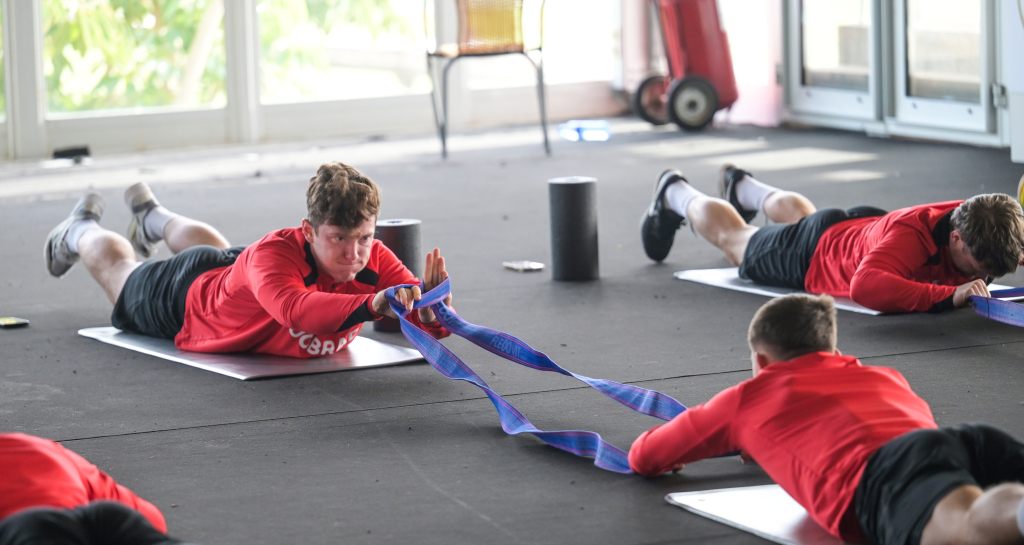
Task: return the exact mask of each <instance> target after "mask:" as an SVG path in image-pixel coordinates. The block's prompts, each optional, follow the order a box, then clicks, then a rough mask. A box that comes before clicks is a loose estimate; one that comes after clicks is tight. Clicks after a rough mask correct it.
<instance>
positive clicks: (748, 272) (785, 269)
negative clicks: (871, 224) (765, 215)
mask: <svg viewBox="0 0 1024 545" xmlns="http://www.w3.org/2000/svg"><path fill="white" fill-rule="evenodd" d="M885 214H887V212H886V211H885V210H882V209H880V208H875V207H873V206H857V207H855V208H851V209H849V210H840V209H839V208H825V209H822V210H818V211H817V212H815V213H813V214H811V215H810V216H807V217H805V218H803V219H801V220H800V221H798V222H796V223H793V224H788V223H787V224H775V225H767V226H765V227H762V228H760V229H758V231H757V232H756V233H754V236H752V237H750V242H749V243H748V244H747V250H746V251H745V252H744V253H743V263H741V264H740V273H739V274H740V278H744V279H746V280H750V281H752V282H755V283H757V284H761V285H763V286H778V287H780V288H794V289H798V290H802V289H804V278H805V277H806V276H807V269H809V268H810V267H811V258H812V257H813V256H814V250H815V249H817V247H818V240H819V239H820V238H821V235H822V233H824V232H825V231H827V230H828V228H829V227H832V226H833V225H835V224H837V223H840V222H843V221H846V220H852V219H857V218H871V217H876V216H884V215H885Z"/></svg>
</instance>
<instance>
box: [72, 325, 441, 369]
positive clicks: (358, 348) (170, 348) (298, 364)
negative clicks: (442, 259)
mask: <svg viewBox="0 0 1024 545" xmlns="http://www.w3.org/2000/svg"><path fill="white" fill-rule="evenodd" d="M78 334H79V335H81V336H83V337H89V338H90V339H96V340H97V341H100V342H104V343H107V344H112V345H114V346H119V347H121V348H127V349H128V350H133V351H135V352H141V353H143V354H149V355H150V356H156V357H158V358H163V359H165V360H170V361H173V362H177V363H184V364H185V365H190V366H192V367H198V368H200V369H205V370H206V371H212V372H214V373H219V374H221V375H227V376H229V377H232V378H237V379H240V380H250V379H256V378H267V377H280V376H286V375H305V374H309V373H328V372H331V371H348V370H351V369H365V368H367V367H384V366H387V365H396V364H399V363H408V362H413V361H418V360H422V359H423V356H421V355H420V353H419V352H418V351H416V350H413V349H411V348H402V347H401V346H394V345H391V344H387V343H382V342H378V341H375V340H373V339H367V338H366V337H356V338H355V339H354V340H353V341H352V342H351V343H349V344H348V346H347V347H345V349H344V350H339V351H338V352H336V353H334V354H332V355H330V356H321V357H319V358H309V359H305V358H291V357H288V356H274V355H270V354H245V353H233V354H204V353H201V352H189V351H187V350H180V349H178V347H176V346H174V341H172V340H169V339H157V338H154V337H147V336H146V335H139V334H137V333H129V332H125V331H121V330H120V329H117V328H114V327H90V328H88V329H80V330H78Z"/></svg>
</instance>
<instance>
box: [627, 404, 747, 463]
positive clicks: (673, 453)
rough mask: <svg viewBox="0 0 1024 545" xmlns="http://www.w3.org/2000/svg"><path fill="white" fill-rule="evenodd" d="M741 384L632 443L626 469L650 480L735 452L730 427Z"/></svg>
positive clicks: (653, 429)
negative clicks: (655, 476) (695, 463)
mask: <svg viewBox="0 0 1024 545" xmlns="http://www.w3.org/2000/svg"><path fill="white" fill-rule="evenodd" d="M741 386H742V384H739V385H736V386H733V387H732V388H728V389H725V390H723V391H721V392H719V393H718V395H716V396H715V397H713V398H711V400H710V401H708V402H707V403H703V404H701V405H697V406H696V407H692V408H690V409H687V410H686V411H683V412H682V413H681V414H679V415H678V416H676V417H675V418H673V419H672V420H671V421H670V422H668V423H667V424H663V425H661V426H655V427H653V428H651V429H650V430H648V431H646V432H644V433H643V435H641V436H640V437H638V438H637V439H636V441H634V442H633V446H632V447H631V448H630V449H629V467H630V468H631V469H632V470H633V471H634V472H635V473H639V474H641V475H647V476H653V475H659V474H661V473H664V472H666V471H669V470H670V469H672V468H673V467H674V466H676V465H678V464H686V463H690V462H695V461H697V460H703V459H705V458H711V457H713V456H718V455H720V454H725V453H727V452H731V451H734V450H738V449H739V446H738V445H736V444H734V442H733V438H732V433H731V427H732V422H733V419H734V418H735V416H736V411H737V409H738V408H739V400H740V387H741Z"/></svg>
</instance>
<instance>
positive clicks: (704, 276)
mask: <svg viewBox="0 0 1024 545" xmlns="http://www.w3.org/2000/svg"><path fill="white" fill-rule="evenodd" d="M673 276H675V277H676V278H678V279H680V280H689V281H690V282H696V283H698V284H707V285H708V286H715V287H719V288H725V289H727V290H736V291H745V292H747V293H753V294H755V295H764V296H765V297H780V296H782V295H788V294H790V293H803V292H802V291H801V290H794V289H791V288H776V287H773V286H762V285H760V284H755V283H753V282H750V281H749V280H743V279H742V278H740V275H739V268H738V267H726V268H724V269H692V270H689V271H679V272H677V273H674V274H673ZM1009 287H1010V286H1003V285H1000V284H990V285H989V287H988V289H990V290H1002V289H1009ZM835 300H836V308H838V309H842V310H848V311H850V312H859V313H861V314H870V315H872V316H878V315H879V314H882V313H881V312H878V311H877V310H871V309H870V308H867V307H865V306H862V305H858V304H857V303H854V302H853V300H852V299H850V298H848V297H836V298H835Z"/></svg>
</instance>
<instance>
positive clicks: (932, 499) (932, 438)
mask: <svg viewBox="0 0 1024 545" xmlns="http://www.w3.org/2000/svg"><path fill="white" fill-rule="evenodd" d="M1014 481H1017V482H1021V481H1024V444H1022V443H1020V442H1019V441H1017V440H1016V439H1014V438H1013V437H1011V436H1010V435H1009V434H1007V433H1006V432H1004V431H1002V430H1000V429H998V428H995V427H992V426H989V425H986V424H963V425H960V426H956V427H952V428H939V429H937V430H927V429H923V430H915V431H912V432H910V433H907V434H904V435H901V436H900V437H897V438H895V439H893V440H892V441H889V442H888V443H886V444H885V445H883V446H882V448H880V449H878V451H876V452H875V453H874V454H873V455H872V456H871V458H870V459H868V464H867V467H866V468H865V469H864V474H863V476H861V479H860V484H858V485H857V492H856V495H855V496H854V500H853V502H854V509H855V510H856V513H857V520H858V522H860V527H861V530H863V531H864V535H865V536H866V537H867V538H868V541H870V542H871V543H874V544H875V545H918V544H919V543H920V542H921V532H922V531H924V527H925V525H926V524H928V521H929V520H930V519H931V516H932V511H933V510H934V509H935V505H936V504H938V503H939V501H940V500H941V499H942V498H944V497H946V495H947V494H949V493H950V492H952V491H953V490H954V489H956V488H959V487H961V486H964V485H975V486H979V487H981V488H986V487H989V486H992V485H995V484H999V483H1004V482H1014Z"/></svg>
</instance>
